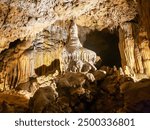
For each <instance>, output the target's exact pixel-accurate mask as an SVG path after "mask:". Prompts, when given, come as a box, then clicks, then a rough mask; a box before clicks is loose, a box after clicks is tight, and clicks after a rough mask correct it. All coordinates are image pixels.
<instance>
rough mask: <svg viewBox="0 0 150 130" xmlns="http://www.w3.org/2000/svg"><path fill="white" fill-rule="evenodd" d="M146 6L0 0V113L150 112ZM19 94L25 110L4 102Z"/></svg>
mask: <svg viewBox="0 0 150 130" xmlns="http://www.w3.org/2000/svg"><path fill="white" fill-rule="evenodd" d="M149 6H150V1H149V0H0V97H1V100H0V112H23V111H24V112H27V111H28V112H132V111H145V109H144V108H143V109H142V110H141V109H140V110H136V109H133V108H132V106H139V105H141V104H142V105H145V104H148V106H150V105H149V101H150V97H149V95H148V92H149V86H150V85H149V83H150V82H149V78H150V43H149V39H150V21H149V20H150V10H149V9H150V8H149ZM98 32H100V33H98ZM88 34H90V35H88ZM108 34H111V35H108ZM93 35H94V36H95V37H96V38H95V37H93ZM99 35H100V36H99ZM88 37H90V38H89V39H90V40H89V39H88ZM102 37H105V38H102ZM110 37H113V38H112V41H111V38H110ZM107 39H109V40H107ZM114 39H115V40H114ZM87 40H89V41H88V42H87ZM113 40H114V41H115V42H116V43H115V42H113ZM107 42H108V44H106V43H107ZM109 42H110V43H109ZM99 44H100V45H99ZM114 48H115V49H114ZM102 50H103V51H102ZM105 50H108V51H110V52H111V53H105ZM117 51H118V52H117ZM114 54H115V56H116V57H117V58H116V59H111V58H112V57H113V56H114ZM101 55H102V56H104V58H107V57H109V60H110V62H108V63H107V64H105V63H104V62H107V61H108V60H103V57H101ZM110 55H111V56H110ZM100 57H101V58H102V59H101V58H100ZM116 60H118V61H116ZM98 61H99V64H97V62H98ZM100 63H101V64H100ZM110 63H111V64H110ZM106 65H107V66H106ZM116 66H117V67H116ZM110 67H112V68H110ZM140 80H141V81H140ZM135 82H136V83H135ZM140 86H141V87H140ZM142 87H143V88H142ZM142 90H143V91H142ZM18 93H19V94H18ZM17 94H18V95H17ZM136 94H138V95H136ZM144 94H145V96H144ZM15 95H16V97H17V98H20V100H23V101H24V102H25V104H26V105H25V106H24V105H23V104H22V103H21V105H18V102H13V101H12V100H11V98H6V97H7V96H9V97H12V99H14V100H15V99H16V98H14V96H15ZM22 95H25V96H22ZM132 95H134V96H133V97H132ZM139 95H142V96H139ZM31 97H32V98H31ZM29 98H30V101H29ZM130 98H131V99H132V100H131V101H132V102H133V104H132V103H131V102H130ZM135 98H137V99H135ZM20 100H19V103H20V102H21V101H20ZM134 100H135V101H134ZM28 101H29V106H28V105H27V102H28ZM11 102H12V104H13V106H12V104H11ZM89 106H90V107H89ZM108 106H110V107H109V108H108ZM20 107H21V109H19V108H20ZM27 107H28V108H27ZM137 108H138V107H137Z"/></svg>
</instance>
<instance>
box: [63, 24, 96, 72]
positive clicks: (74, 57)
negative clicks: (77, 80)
mask: <svg viewBox="0 0 150 130" xmlns="http://www.w3.org/2000/svg"><path fill="white" fill-rule="evenodd" d="M96 61H97V56H96V53H95V52H94V51H92V50H89V49H86V48H84V47H83V46H82V44H81V42H80V40H79V38H78V28H77V25H76V24H75V22H74V21H71V24H70V27H69V36H68V41H67V43H66V45H65V47H64V48H63V50H62V53H61V71H62V72H66V71H69V72H89V71H90V70H91V71H95V70H97V68H96V67H95V65H94V64H95V63H96Z"/></svg>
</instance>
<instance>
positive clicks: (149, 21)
mask: <svg viewBox="0 0 150 130" xmlns="http://www.w3.org/2000/svg"><path fill="white" fill-rule="evenodd" d="M137 1H138V12H139V20H140V22H141V25H142V26H143V27H144V29H145V30H146V32H147V34H148V38H149V40H150V1H149V0H137Z"/></svg>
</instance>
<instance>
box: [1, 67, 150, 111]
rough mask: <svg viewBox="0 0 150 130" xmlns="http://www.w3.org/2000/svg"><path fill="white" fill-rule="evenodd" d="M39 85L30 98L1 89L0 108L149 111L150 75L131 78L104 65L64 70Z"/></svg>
mask: <svg viewBox="0 0 150 130" xmlns="http://www.w3.org/2000/svg"><path fill="white" fill-rule="evenodd" d="M45 79H47V80H50V79H48V78H47V77H45ZM43 81H44V79H43ZM42 85H43V86H42V87H40V88H39V89H37V91H36V92H35V93H34V96H31V98H30V99H29V98H27V97H28V95H27V94H29V93H24V94H26V95H24V94H20V91H19V92H16V91H5V92H1V93H0V112H75V113H78V112H81V113H82V112H94V113H95V112H98V113H101V112H108V113H109V112H150V95H149V93H150V79H143V80H141V81H138V82H134V81H133V79H132V78H130V77H127V76H120V75H118V71H115V70H114V69H111V68H108V67H102V68H101V70H97V71H95V72H93V73H88V74H82V73H71V72H68V73H66V74H64V75H58V76H57V78H54V79H51V83H50V84H49V83H48V81H46V80H45V82H42Z"/></svg>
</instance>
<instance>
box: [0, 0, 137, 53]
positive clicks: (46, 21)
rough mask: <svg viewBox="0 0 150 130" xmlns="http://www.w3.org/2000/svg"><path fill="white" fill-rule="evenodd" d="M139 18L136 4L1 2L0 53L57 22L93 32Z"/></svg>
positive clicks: (130, 0)
mask: <svg viewBox="0 0 150 130" xmlns="http://www.w3.org/2000/svg"><path fill="white" fill-rule="evenodd" d="M136 15H137V3H136V1H135V0H1V1H0V36H1V38H0V52H1V51H3V50H5V49H6V48H8V47H9V43H10V42H13V41H15V40H17V39H20V40H24V39H29V38H33V39H34V37H35V36H36V34H37V33H39V32H41V31H42V30H43V29H44V28H47V27H50V26H51V25H52V24H53V25H54V24H55V23H57V21H64V23H66V24H67V20H70V19H75V21H76V23H77V25H79V26H84V27H88V28H90V29H97V30H102V29H104V28H109V29H114V28H116V27H118V26H119V25H120V24H122V23H124V22H126V21H131V20H132V19H134V18H135V16H136Z"/></svg>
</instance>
